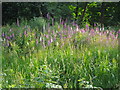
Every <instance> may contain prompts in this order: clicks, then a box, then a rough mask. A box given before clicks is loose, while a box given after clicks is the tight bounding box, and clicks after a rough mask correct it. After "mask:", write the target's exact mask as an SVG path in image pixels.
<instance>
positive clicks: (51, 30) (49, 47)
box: [2, 20, 119, 88]
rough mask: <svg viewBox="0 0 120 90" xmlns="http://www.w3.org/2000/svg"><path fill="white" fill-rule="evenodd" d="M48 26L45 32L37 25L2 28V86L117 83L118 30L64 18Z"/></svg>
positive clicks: (94, 85)
mask: <svg viewBox="0 0 120 90" xmlns="http://www.w3.org/2000/svg"><path fill="white" fill-rule="evenodd" d="M38 21H39V20H38ZM32 23H33V22H32ZM45 23H46V22H45ZM40 25H42V24H40ZM45 25H46V28H44V29H46V30H45V31H44V32H40V31H39V30H38V29H40V30H41V29H43V28H33V26H34V25H33V26H32V27H31V25H30V26H29V25H26V26H23V25H22V26H13V27H11V26H5V27H2V44H3V47H2V69H3V83H2V88H11V87H12V88H15V87H17V88H22V87H27V88H34V87H35V88H83V87H86V88H93V87H101V88H113V87H115V86H116V85H117V84H118V57H119V54H118V40H117V39H118V34H119V31H118V32H115V31H110V30H106V31H100V30H99V28H96V29H90V28H89V27H88V26H87V27H86V28H82V29H80V28H79V27H78V25H75V26H71V25H67V24H66V23H62V22H60V24H59V23H54V24H53V25H52V26H50V25H47V24H45ZM38 26H39V25H38ZM40 27H42V26H40Z"/></svg>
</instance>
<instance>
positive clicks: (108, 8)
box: [2, 2, 120, 27]
mask: <svg viewBox="0 0 120 90" xmlns="http://www.w3.org/2000/svg"><path fill="white" fill-rule="evenodd" d="M2 14H3V15H2V18H3V25H5V24H7V23H12V22H16V20H17V18H18V19H21V18H22V19H27V20H30V19H31V18H33V17H39V16H40V17H44V18H47V16H48V14H49V15H50V16H51V17H52V18H54V20H56V21H59V19H60V18H62V19H64V20H66V19H67V21H68V22H71V21H75V22H76V23H77V24H78V25H80V26H81V27H82V26H84V25H85V24H88V25H92V26H93V25H94V23H98V24H102V25H101V26H103V25H104V26H105V27H106V26H118V25H120V17H119V16H120V2H31V3H30V2H25V3H23V2H21V3H20V2H11V3H10V2H9V3H7V2H5V3H2Z"/></svg>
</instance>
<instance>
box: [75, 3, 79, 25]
mask: <svg viewBox="0 0 120 90" xmlns="http://www.w3.org/2000/svg"><path fill="white" fill-rule="evenodd" d="M78 8H79V6H78V2H77V3H76V10H75V15H76V17H75V21H76V22H77V23H78Z"/></svg>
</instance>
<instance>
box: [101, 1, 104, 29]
mask: <svg viewBox="0 0 120 90" xmlns="http://www.w3.org/2000/svg"><path fill="white" fill-rule="evenodd" d="M104 13H105V3H104V2H102V5H101V18H100V23H101V28H102V29H103V28H104Z"/></svg>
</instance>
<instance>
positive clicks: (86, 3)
mask: <svg viewBox="0 0 120 90" xmlns="http://www.w3.org/2000/svg"><path fill="white" fill-rule="evenodd" d="M87 5H88V2H85V6H84V11H83V12H82V15H81V20H80V21H81V24H82V21H83V19H84V16H85V13H86V9H87Z"/></svg>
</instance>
